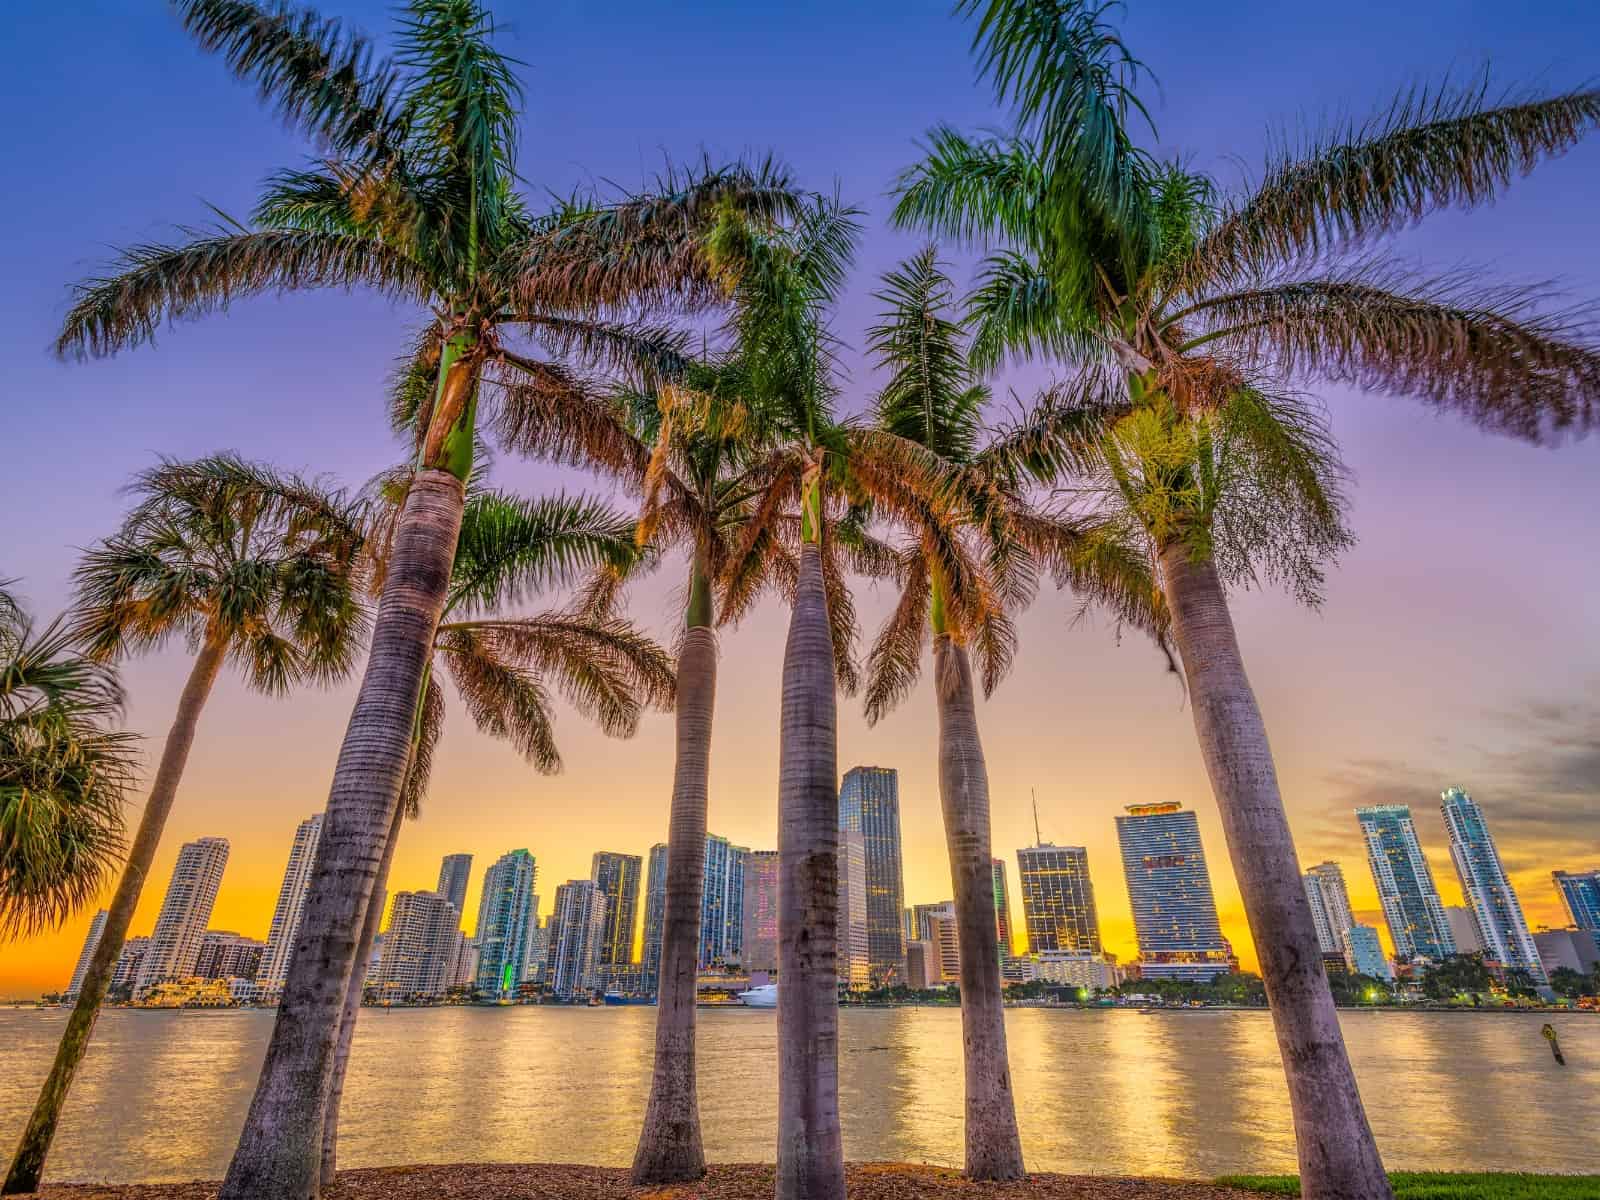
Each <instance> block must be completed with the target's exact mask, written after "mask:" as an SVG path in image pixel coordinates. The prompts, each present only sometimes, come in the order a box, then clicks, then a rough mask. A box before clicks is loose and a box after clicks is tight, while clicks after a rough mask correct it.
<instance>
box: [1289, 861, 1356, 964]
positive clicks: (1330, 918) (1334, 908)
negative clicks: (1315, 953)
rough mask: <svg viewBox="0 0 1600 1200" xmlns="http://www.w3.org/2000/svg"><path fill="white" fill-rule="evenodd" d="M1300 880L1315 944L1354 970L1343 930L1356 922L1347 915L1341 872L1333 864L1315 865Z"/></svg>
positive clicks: (1346, 892)
mask: <svg viewBox="0 0 1600 1200" xmlns="http://www.w3.org/2000/svg"><path fill="white" fill-rule="evenodd" d="M1301 881H1302V882H1303V883H1304V884H1305V885H1306V899H1307V900H1309V901H1310V902H1311V921H1312V923H1313V924H1314V925H1315V926H1316V927H1317V944H1318V945H1319V946H1321V947H1322V952H1323V954H1338V955H1341V956H1342V957H1343V958H1344V960H1345V963H1346V964H1347V965H1349V966H1351V967H1354V965H1355V964H1354V963H1353V962H1352V961H1351V957H1350V947H1349V945H1348V944H1347V941H1348V939H1346V937H1345V931H1346V930H1347V929H1349V928H1350V926H1352V925H1354V924H1355V923H1356V920H1355V917H1354V916H1352V915H1351V912H1350V889H1349V888H1347V887H1346V886H1345V882H1344V871H1342V870H1341V869H1340V867H1339V864H1338V863H1336V862H1323V863H1318V864H1317V865H1316V866H1314V867H1312V868H1311V869H1310V870H1309V871H1307V872H1306V873H1305V874H1304V875H1303V876H1301Z"/></svg>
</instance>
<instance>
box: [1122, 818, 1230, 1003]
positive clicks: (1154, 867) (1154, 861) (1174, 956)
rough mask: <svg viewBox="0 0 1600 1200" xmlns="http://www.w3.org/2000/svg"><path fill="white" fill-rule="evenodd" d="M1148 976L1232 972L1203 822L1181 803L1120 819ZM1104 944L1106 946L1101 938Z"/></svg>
mask: <svg viewBox="0 0 1600 1200" xmlns="http://www.w3.org/2000/svg"><path fill="white" fill-rule="evenodd" d="M1117 841H1118V842H1119V843H1120V844H1121V847H1122V872H1123V876H1124V877H1125V878H1126V880H1127V883H1128V900H1129V902H1130V903H1131V904H1132V906H1133V925H1134V931H1135V933H1136V934H1137V935H1138V940H1139V969H1140V972H1141V974H1143V975H1146V976H1151V977H1160V978H1165V979H1195V980H1205V979H1211V978H1214V977H1216V976H1217V975H1220V974H1224V973H1226V972H1227V971H1228V970H1230V969H1231V961H1230V960H1231V959H1232V956H1233V951H1232V947H1230V946H1229V945H1228V942H1227V939H1226V938H1224V937H1223V936H1222V926H1221V924H1220V922H1218V920H1217V901H1216V898H1215V896H1213V895H1212V892H1211V873H1210V871H1209V870H1207V868H1206V855H1205V850H1204V848H1203V847H1202V846H1201V845H1200V823H1199V822H1198V821H1197V820H1196V819H1195V815H1194V813H1192V812H1189V811H1187V810H1186V809H1184V807H1183V806H1182V805H1181V804H1176V803H1166V804H1132V805H1129V806H1128V808H1127V810H1126V813H1125V815H1123V816H1120V817H1118V818H1117ZM1097 945H1098V943H1097Z"/></svg>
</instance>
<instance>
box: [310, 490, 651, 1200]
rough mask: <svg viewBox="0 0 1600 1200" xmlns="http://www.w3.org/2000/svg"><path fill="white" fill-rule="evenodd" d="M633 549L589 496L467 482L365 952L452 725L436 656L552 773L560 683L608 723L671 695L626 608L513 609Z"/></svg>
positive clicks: (334, 1123) (329, 1179) (476, 705)
mask: <svg viewBox="0 0 1600 1200" xmlns="http://www.w3.org/2000/svg"><path fill="white" fill-rule="evenodd" d="M398 492H399V495H398V496H397V499H403V496H404V488H403V486H401V487H400V488H399V489H398ZM637 557H638V551H637V549H636V547H635V545H634V523H633V521H632V520H630V519H628V518H627V517H624V516H622V515H620V514H618V513H616V512H614V511H612V510H611V509H609V508H607V507H606V506H605V505H603V504H600V503H598V502H596V501H594V500H590V499H586V498H583V497H567V496H553V497H544V498H541V499H537V500H522V499H517V498H515V497H511V496H507V495H504V494H502V493H498V492H489V491H474V492H472V493H471V494H469V495H468V498H467V504H466V510H465V512H464V513H463V516H462V522H461V538H460V540H459V541H458V542H457V544H456V558H455V564H454V570H453V572H452V575H451V580H450V594H449V597H448V599H447V600H446V601H445V606H444V615H443V617H442V619H441V620H440V623H439V628H438V631H437V632H436V633H435V635H434V650H433V659H432V661H431V662H430V663H429V665H428V682H427V685H426V688H425V689H424V693H423V699H422V704H421V707H420V708H419V710H418V713H417V720H416V722H415V725H414V731H413V736H412V749H411V768H410V771H409V772H408V774H407V776H406V785H405V790H404V792H403V793H402V797H401V804H400V805H399V806H398V807H397V808H396V816H395V819H394V822H393V825H392V827H391V830H390V835H389V838H388V840H387V841H386V842H385V844H384V850H383V858H382V861H381V862H380V864H379V871H378V878H377V881H376V883H375V891H374V893H373V901H372V903H370V904H369V905H368V906H367V914H366V919H365V920H364V922H363V923H362V929H361V939H360V943H359V947H358V950H357V954H356V962H357V963H364V962H366V961H367V958H368V957H369V956H370V954H371V952H372V943H373V939H374V938H375V937H376V935H377V932H378V925H379V921H380V917H381V913H382V910H383V897H384V889H385V888H386V887H387V884H388V868H389V865H390V864H391V863H392V861H393V858H394V850H395V844H396V842H397V841H398V840H399V830H400V823H401V817H402V816H403V815H410V816H415V815H417V813H418V812H419V811H420V808H421V803H422V800H423V798H424V796H425V795H426V793H427V789H428V780H429V776H430V774H431V771H432V765H433V755H434V749H435V746H436V745H437V743H438V740H439V736H440V734H441V732H442V731H443V727H444V715H445V700H444V690H443V688H442V687H440V685H439V683H438V678H437V677H438V675H439V669H440V668H441V667H442V668H443V669H444V670H445V671H447V672H448V673H449V675H450V677H451V679H452V681H453V682H454V683H455V687H456V691H457V693H458V694H459V695H460V697H461V700H462V702H463V703H464V704H465V705H466V708H467V712H468V713H469V714H470V715H471V717H472V720H473V723H474V724H475V725H476V726H477V727H478V729H479V730H481V731H482V732H484V733H486V734H488V735H489V736H491V737H496V738H503V739H505V740H507V741H509V742H511V744H512V745H513V746H515V747H516V749H517V750H518V751H519V752H520V753H521V754H522V755H523V757H524V758H526V759H527V760H528V762H529V763H531V764H532V765H533V767H534V769H535V770H537V771H539V772H540V773H541V774H545V775H553V774H555V773H556V772H558V771H559V770H560V769H561V756H560V753H559V752H558V750H557V748H556V742H555V722H554V715H553V713H552V712H551V705H550V702H551V696H550V689H551V687H552V686H553V687H554V689H555V690H556V691H558V692H559V693H560V694H561V695H562V696H564V697H565V698H566V699H567V701H568V702H569V703H571V704H572V705H573V706H574V707H575V708H576V709H577V710H578V712H579V713H581V714H582V715H584V716H585V717H587V718H589V719H590V720H592V721H594V722H596V723H597V724H598V725H599V726H600V728H601V729H602V730H604V731H605V732H606V733H607V734H609V735H611V736H613V737H631V736H632V735H633V733H634V731H635V730H636V729H637V728H638V725H639V717H640V714H641V712H642V710H643V708H644V706H645V705H647V704H651V705H656V706H658V707H666V706H667V705H669V704H670V703H671V701H672V692H673V673H672V664H671V660H670V658H669V656H668V655H667V652H666V651H665V650H663V649H662V648H661V647H660V646H658V645H657V644H656V643H655V642H653V641H651V640H650V639H649V638H648V637H646V636H645V635H644V634H642V633H641V632H639V630H637V629H636V628H634V627H633V626H632V625H630V624H629V623H628V622H626V621H624V620H620V619H618V618H616V617H608V616H596V615H592V614H589V613H585V612H581V611H572V610H567V609H558V610H552V611H548V612H543V613H539V614H537V615H533V616H519V615H514V614H513V613H511V612H509V611H508V610H510V609H512V608H514V607H515V606H518V605H519V604H520V603H521V602H522V601H523V600H524V599H526V598H527V597H528V596H530V595H534V594H538V593H541V592H545V591H548V590H550V589H552V588H557V587H569V586H572V585H573V584H575V583H576V582H577V581H578V579H579V577H580V576H581V575H582V573H583V572H585V571H587V570H589V569H591V568H594V567H601V566H603V567H604V568H606V569H608V570H612V571H623V570H625V569H626V568H627V567H628V566H629V565H630V564H631V563H632V562H633V561H634V560H635V559H636V558H637ZM364 983H365V980H364V972H362V971H354V972H352V973H351V977H350V988H349V991H348V993H347V995H346V1000H345V1008H344V1014H343V1016H342V1018H341V1022H340V1029H339V1042H338V1047H337V1050H336V1053H335V1058H334V1071H333V1077H332V1079H331V1081H330V1083H329V1097H328V1102H327V1113H326V1115H325V1118H324V1122H323V1139H322V1185H323V1186H324V1187H328V1186H331V1185H332V1183H333V1176H334V1171H335V1168H336V1166H337V1157H338V1122H339V1105H340V1101H341V1099H342V1097H343V1092H344V1076H345V1068H346V1066H347V1064H348V1062H349V1053H350V1044H351V1040H352V1038H353V1036H354V1033H355V1022H356V1018H357V1015H358V1014H359V1012H360V1008H361V998H362V992H363V990H364Z"/></svg>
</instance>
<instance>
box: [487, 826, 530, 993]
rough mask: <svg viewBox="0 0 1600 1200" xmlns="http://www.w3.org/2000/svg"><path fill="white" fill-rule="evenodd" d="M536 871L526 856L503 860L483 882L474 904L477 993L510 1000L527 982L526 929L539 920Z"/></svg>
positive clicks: (517, 853)
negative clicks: (535, 887)
mask: <svg viewBox="0 0 1600 1200" xmlns="http://www.w3.org/2000/svg"><path fill="white" fill-rule="evenodd" d="M538 873H539V872H538V865H537V864H536V863H535V861H534V858H533V855H531V854H529V853H528V851H526V850H513V851H511V852H510V853H509V854H503V855H501V856H500V858H499V859H498V860H497V861H496V862H495V864H494V865H493V866H492V867H490V868H489V869H488V870H487V871H486V872H484V876H483V896H482V898H481V899H480V900H479V902H478V929H477V941H478V983H477V987H478V991H479V992H481V993H482V994H483V995H485V996H492V997H497V998H499V999H509V998H510V997H512V996H514V995H515V994H516V991H517V985H518V984H519V983H521V982H522V980H523V979H524V978H525V976H526V969H527V966H528V939H529V932H530V928H532V927H536V926H537V924H538V919H539V910H538V908H537V902H536V901H535V899H534V886H535V883H536V881H537V879H538Z"/></svg>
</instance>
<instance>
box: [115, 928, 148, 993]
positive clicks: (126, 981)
mask: <svg viewBox="0 0 1600 1200" xmlns="http://www.w3.org/2000/svg"><path fill="white" fill-rule="evenodd" d="M149 948H150V939H149V938H147V937H131V938H129V939H128V940H127V941H125V942H123V943H122V953H121V954H119V955H117V966H116V969H115V970H114V971H112V972H111V988H110V990H111V991H112V992H116V993H118V994H121V993H124V992H130V993H131V992H132V990H133V983H134V980H136V979H138V978H139V968H140V966H141V965H143V963H144V955H145V951H146V950H148V949H149Z"/></svg>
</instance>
